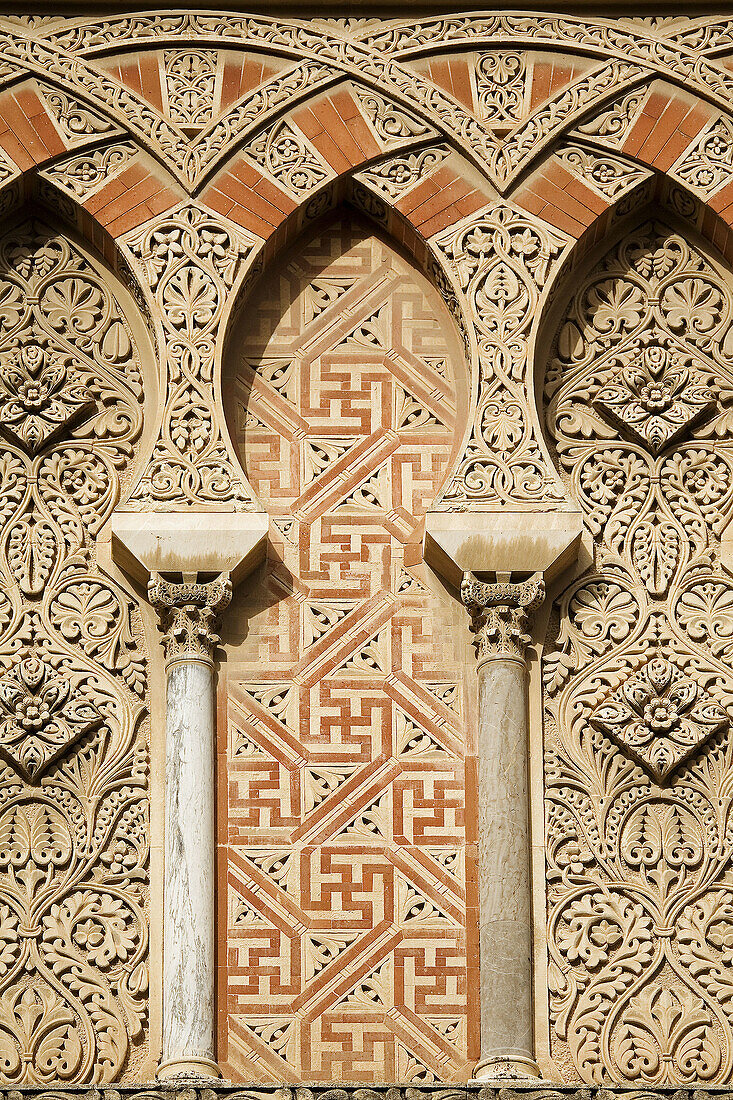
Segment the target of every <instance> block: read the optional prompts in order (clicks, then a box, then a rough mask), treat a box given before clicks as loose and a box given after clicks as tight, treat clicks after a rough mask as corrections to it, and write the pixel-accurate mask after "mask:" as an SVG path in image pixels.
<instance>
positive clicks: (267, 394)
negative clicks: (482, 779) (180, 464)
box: [219, 215, 475, 1082]
mask: <svg viewBox="0 0 733 1100" xmlns="http://www.w3.org/2000/svg"><path fill="white" fill-rule="evenodd" d="M229 354H230V364H229V374H228V377H227V378H226V380H225V401H226V404H227V409H228V413H229V416H230V427H231V428H232V434H233V435H234V437H235V439H236V442H237V445H238V447H239V449H240V453H241V455H242V458H243V462H244V465H245V468H246V471H247V474H248V477H249V478H250V479H251V482H252V486H253V488H254V491H255V492H256V493H257V494H258V495H259V497H260V499H261V500H262V502H263V504H264V506H265V507H266V508H267V509H268V510H269V512H270V516H271V532H272V536H273V541H274V551H273V552H272V553H271V557H270V559H269V561H268V562H267V566H266V569H265V570H264V572H263V573H262V574H260V575H258V576H257V577H255V578H253V580H252V581H251V582H248V583H247V584H246V586H243V589H245V590H246V591H245V592H243V594H242V595H241V596H240V597H239V599H240V600H241V601H245V600H247V601H248V602H246V603H245V602H242V603H240V605H239V608H238V610H237V608H236V606H235V608H234V611H233V614H231V615H230V616H229V630H230V635H229V638H228V639H225V642H228V661H227V662H225V665H224V668H223V670H222V676H221V683H222V687H221V699H220V703H221V706H220V713H221V721H220V730H219V739H220V743H219V765H220V771H219V790H220V792H221V794H220V799H221V803H220V843H221V853H220V854H221V865H220V874H221V878H220V895H219V896H220V898H221V910H222V912H221V936H222V941H223V942H222V945H221V959H220V961H221V966H222V971H221V978H220V983H219V994H220V1011H221V1016H222V1018H221V1026H220V1034H221V1036H222V1037H223V1041H224V1045H225V1050H224V1051H220V1054H223V1055H224V1056H225V1057H224V1067H225V1072H227V1073H229V1074H230V1075H231V1076H232V1078H233V1079H235V1080H242V1079H245V1080H259V1081H262V1082H264V1081H283V1080H285V1081H298V1080H310V1081H319V1080H320V1081H332V1080H341V1081H365V1082H366V1081H374V1080H386V1081H389V1080H408V1081H409V1080H411V1081H416V1082H417V1081H433V1080H445V1079H460V1078H463V1079H465V1078H466V1077H468V1076H470V1066H469V1063H468V1060H467V1049H468V1038H469V1036H468V1035H467V1028H466V1023H467V1021H466V1005H467V997H468V991H469V987H470V985H471V983H472V982H475V975H474V974H473V972H470V973H469V966H468V959H467V945H466V929H465V911H466V898H465V879H466V874H465V832H464V808H465V798H464V756H465V748H466V746H465V732H464V718H465V714H466V708H467V701H466V699H465V698H464V682H463V672H462V669H463V662H464V660H465V657H464V656H463V651H462V650H460V648H459V643H456V642H455V641H454V639H455V638H456V637H459V638H461V639H463V638H464V635H465V645H466V649H467V648H468V641H467V638H468V634H467V631H466V630H465V624H463V626H464V629H463V630H461V629H460V628H456V627H455V626H454V620H453V616H454V615H456V614H457V611H458V612H460V610H461V609H460V608H458V609H457V611H456V610H455V603H454V601H452V600H451V599H450V598H449V597H447V596H446V594H445V593H444V592H443V590H442V586H441V585H440V583H439V582H438V581H437V579H436V578H435V577H433V576H432V575H431V574H430V572H429V571H428V570H427V569H426V567H425V566H424V564H423V562H422V558H421V535H422V516H423V515H424V512H425V510H426V508H427V507H428V506H429V505H430V503H431V501H432V500H433V499H434V498H435V496H436V494H437V492H438V490H439V488H440V486H441V484H442V483H443V481H444V480H445V478H446V476H447V475H448V472H449V467H450V464H451V461H452V460H453V458H454V457H455V455H456V452H457V449H458V445H459V441H460V436H461V434H462V430H463V427H464V425H465V423H466V402H467V394H466V389H467V384H466V369H465V366H464V363H463V359H462V352H461V348H460V344H459V341H458V337H457V335H456V334H455V332H454V330H453V322H452V321H451V319H450V317H449V315H448V314H447V313H446V312H445V307H444V306H443V304H442V302H441V300H440V299H439V297H438V296H437V294H436V292H435V291H434V290H433V288H432V287H431V286H430V285H429V283H428V282H427V280H426V279H425V278H424V277H423V276H422V275H421V274H420V273H419V272H418V271H417V270H416V269H415V268H414V267H413V265H412V263H411V262H409V261H408V260H407V259H405V258H403V256H402V255H401V254H398V253H397V252H396V251H395V250H394V249H393V248H392V247H391V246H390V245H388V244H386V243H385V242H383V241H382V240H381V239H380V237H378V236H375V235H374V232H373V230H372V229H371V228H368V227H367V226H366V225H361V224H360V223H359V222H358V220H357V221H355V220H354V218H353V216H348V217H347V216H345V215H344V216H343V217H341V216H338V217H336V218H335V220H333V221H332V222H330V223H329V224H328V225H327V226H326V227H325V228H322V229H320V230H318V232H317V235H316V236H314V237H312V238H311V239H310V240H309V241H308V242H307V243H305V244H303V245H302V246H301V247H299V248H298V249H296V251H295V252H294V253H291V254H290V255H289V256H286V257H285V258H284V259H283V261H282V263H281V266H280V267H279V269H277V270H276V271H275V272H274V273H273V275H272V276H271V277H270V279H269V281H268V282H267V283H266V285H264V286H263V287H262V288H261V290H260V291H259V292H258V293H257V295H256V297H255V299H254V300H253V301H251V302H249V303H248V304H247V306H246V309H245V310H244V311H243V317H242V320H241V322H240V324H239V327H238V329H237V330H236V331H235V334H234V337H233V339H232V341H231V343H230V353H229ZM246 592H249V593H250V595H249V596H247V595H246ZM452 646H456V649H455V652H454V650H453V649H452V648H451V647H452Z"/></svg>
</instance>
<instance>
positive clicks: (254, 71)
mask: <svg viewBox="0 0 733 1100" xmlns="http://www.w3.org/2000/svg"><path fill="white" fill-rule="evenodd" d="M282 68H283V63H280V64H278V63H277V62H274V59H273V58H267V59H265V58H264V57H263V56H262V55H261V54H243V55H242V56H241V57H236V56H234V57H231V58H228V59H227V60H226V61H225V62H224V74H223V77H222V84H221V109H222V110H226V108H227V107H230V106H231V105H232V103H236V101H237V100H238V99H239V98H240V97H241V96H243V95H244V94H245V93H246V92H249V91H251V90H252V89H253V88H257V87H258V86H259V85H260V84H262V83H263V81H265V80H267V79H268V78H269V77H271V76H274V74H275V73H276V72H278V71H279V70H280V69H282Z"/></svg>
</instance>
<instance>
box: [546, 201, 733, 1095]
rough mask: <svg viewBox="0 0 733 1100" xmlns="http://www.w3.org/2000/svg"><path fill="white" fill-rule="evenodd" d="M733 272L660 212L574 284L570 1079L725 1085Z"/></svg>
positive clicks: (568, 752) (559, 1002)
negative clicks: (587, 539) (582, 565)
mask: <svg viewBox="0 0 733 1100" xmlns="http://www.w3.org/2000/svg"><path fill="white" fill-rule="evenodd" d="M732 286H733V281H732V280H731V277H730V275H729V273H728V272H723V271H722V270H721V269H720V268H719V267H718V266H717V264H716V263H714V262H713V261H711V260H710V259H708V258H707V256H706V255H704V254H703V252H701V251H700V250H699V249H698V248H697V246H695V245H694V244H692V243H691V241H690V240H689V239H686V237H685V236H684V235H683V234H682V233H681V232H677V231H676V230H675V229H673V228H669V227H668V226H667V225H665V224H662V223H657V222H652V221H650V222H646V223H645V224H643V225H642V226H640V227H639V228H638V229H636V230H634V231H632V232H630V233H629V234H628V235H627V236H626V237H624V239H623V240H622V241H621V242H620V244H618V245H617V246H615V247H614V248H612V249H611V250H610V252H608V254H607V255H606V256H605V257H604V258H603V259H602V260H601V261H600V262H599V263H598V264H597V265H596V267H595V268H593V270H592V271H590V273H589V274H587V275H586V276H585V278H583V279H582V280H579V282H578V285H577V289H576V290H575V292H574V293H573V296H572V299H571V302H570V305H569V307H568V309H567V310H566V312H565V315H564V318H563V320H562V322H561V324H560V326H559V328H558V331H557V335H556V339H555V343H554V348H553V358H552V362H551V364H550V367H549V370H548V374H547V388H546V395H547V401H548V404H547V410H546V415H547V426H548V430H549V431H550V433H551V435H552V437H553V439H554V441H555V445H556V447H557V453H558V457H559V460H560V462H561V464H562V468H563V470H564V472H565V476H566V478H567V485H568V487H569V489H570V491H571V492H572V494H573V496H574V497H575V498H576V499H577V500H578V502H579V503H580V505H581V506H582V508H583V510H584V513H585V521H586V524H587V527H588V530H589V532H590V533H591V535H592V538H593V543H594V563H593V566H592V567H591V568H590V569H589V571H587V572H586V573H585V574H584V575H582V576H581V577H580V578H579V579H576V580H575V581H573V583H572V584H571V585H570V586H569V587H568V588H567V589H566V590H565V591H564V593H563V594H562V595H561V596H560V598H559V600H558V603H557V605H556V614H557V615H558V616H559V619H558V620H557V621H555V624H554V625H551V629H550V636H549V638H548V644H547V647H546V650H545V657H544V661H543V672H544V684H545V687H544V691H545V739H546V765H545V769H546V770H545V776H546V810H547V890H548V894H547V903H548V926H547V936H548V945H549V960H550V963H549V987H550V1015H551V1028H552V1035H551V1042H552V1050H553V1055H554V1058H555V1060H556V1064H557V1065H558V1066H559V1067H561V1071H562V1073H563V1074H564V1075H565V1077H566V1079H572V1078H576V1079H580V1080H582V1081H585V1082H588V1083H599V1082H601V1081H608V1080H611V1081H616V1082H621V1083H624V1084H638V1085H639V1086H643V1087H654V1086H660V1085H675V1086H680V1085H685V1084H687V1083H693V1082H694V1083H701V1082H704V1083H707V1082H710V1083H716V1082H724V1081H727V1080H728V1079H729V1077H730V1074H731V1069H732V1067H733V1007H732V1006H733V999H732V998H731V997H729V995H728V986H729V978H728V970H729V956H728V950H727V946H726V944H727V936H728V929H729V926H730V914H731V912H733V880H732V879H731V858H732V857H733V843H732V841H731V825H730V815H731V812H732V810H733V804H732V803H731V798H730V795H729V793H728V790H729V787H730V784H731V778H733V743H732V742H731V738H730V733H729V730H730V720H731V717H733V677H732V676H731V670H730V663H729V661H727V660H726V654H728V653H729V652H730V646H731V638H732V637H733V618H732V617H731V608H733V585H732V584H731V580H730V576H729V573H728V571H727V570H726V569H725V568H723V565H722V562H721V541H720V539H721V534H722V532H723V530H724V528H725V526H726V524H727V523H728V521H729V519H730V517H731V509H732V508H733V436H732V434H731V427H732V426H733V422H732V421H731V404H732V402H733V292H732Z"/></svg>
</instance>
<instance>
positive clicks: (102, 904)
mask: <svg viewBox="0 0 733 1100" xmlns="http://www.w3.org/2000/svg"><path fill="white" fill-rule="evenodd" d="M0 302H2V324H1V325H0V360H2V362H3V363H4V364H5V368H4V370H3V372H2V373H3V380H4V381H3V388H4V397H3V401H4V406H3V408H4V412H3V426H4V434H3V436H2V439H1V440H0V576H1V577H2V593H3V595H2V600H0V751H1V752H2V758H3V765H2V768H0V772H1V774H2V790H3V793H2V797H1V798H0V1003H1V1006H2V1007H1V1008H0V1078H1V1079H2V1081H3V1082H4V1083H5V1084H9V1085H10V1084H12V1085H44V1084H50V1083H54V1084H55V1083H57V1082H59V1081H61V1082H76V1081H89V1082H103V1081H109V1080H111V1079H113V1078H116V1077H118V1076H119V1075H120V1074H121V1073H123V1072H124V1070H125V1067H126V1064H127V1062H128V1059H129V1055H130V1050H131V1043H132V1041H133V1040H134V1041H135V1042H136V1043H141V1042H142V1040H143V1039H144V1024H145V1017H146V1000H147V967H146V959H147V920H148V918H147V904H148V903H147V857H148V821H147V815H148V805H147V746H146V739H145V730H144V726H143V716H144V714H145V705H144V704H145V702H146V700H147V682H146V681H147V678H146V658H145V652H144V647H143V645H142V642H141V638H140V624H139V621H138V617H137V609H136V607H135V605H134V603H133V601H131V600H130V598H129V597H128V596H127V595H125V594H124V593H122V592H121V591H120V590H119V589H118V588H117V587H116V586H115V585H114V584H113V583H112V582H111V581H109V580H108V579H107V578H106V576H105V575H104V574H103V573H102V572H101V571H100V569H99V567H98V566H97V562H96V549H95V542H94V536H95V534H96V532H97V531H98V530H99V527H100V525H101V524H102V523H103V522H104V520H105V519H106V518H107V517H108V516H109V514H110V512H111V510H112V508H113V507H114V505H115V504H116V502H117V500H118V499H119V496H120V492H121V488H122V487H123V486H124V484H125V480H126V477H127V474H126V467H127V465H128V464H129V461H130V458H131V456H132V453H133V445H134V443H135V441H136V439H137V438H138V436H139V433H140V430H141V424H142V409H141V398H142V389H143V387H142V376H141V372H140V363H139V359H138V354H137V350H136V348H135V344H134V340H133V337H132V333H131V331H130V329H129V327H128V324H127V321H126V320H125V318H124V316H123V314H122V312H121V309H120V306H119V304H118V302H117V300H116V299H115V297H114V296H113V294H112V292H111V289H110V286H109V283H108V280H106V279H104V278H103V277H102V276H100V274H99V273H98V271H97V270H96V268H95V267H94V266H92V264H91V263H90V262H89V261H88V260H87V259H86V258H85V257H84V256H83V255H82V253H81V252H80V251H79V250H78V249H77V248H76V247H75V246H74V245H73V244H72V243H71V242H70V241H69V240H68V239H66V238H65V237H64V236H63V235H62V234H60V233H56V232H54V231H53V230H52V229H49V228H48V227H47V226H45V225H43V224H41V223H39V222H37V221H26V222H24V223H22V224H21V225H19V226H18V227H17V228H15V229H12V230H9V231H6V232H5V233H4V235H3V236H2V237H0Z"/></svg>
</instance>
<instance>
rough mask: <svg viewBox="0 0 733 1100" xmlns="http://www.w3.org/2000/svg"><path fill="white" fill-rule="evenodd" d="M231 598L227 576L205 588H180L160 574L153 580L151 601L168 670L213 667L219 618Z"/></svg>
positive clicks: (192, 585) (196, 585)
mask: <svg viewBox="0 0 733 1100" xmlns="http://www.w3.org/2000/svg"><path fill="white" fill-rule="evenodd" d="M231 598H232V582H231V580H230V579H229V575H228V574H227V573H222V574H221V575H220V576H219V577H217V578H216V580H213V581H208V582H206V583H203V584H199V583H185V582H184V583H181V584H179V583H176V582H174V581H166V580H163V578H162V577H161V576H159V575H158V574H154V575H153V576H152V577H151V579H150V581H149V583H148V599H149V600H150V602H151V604H152V605H153V607H155V609H156V610H157V612H158V615H159V617H160V628H161V630H162V632H163V644H164V646H165V658H166V665H167V666H168V667H170V665H171V664H173V663H174V662H176V661H205V662H206V663H207V664H212V665H213V663H214V651H215V649H216V647H217V645H218V644H219V635H218V633H217V629H218V622H219V615H220V613H221V612H222V611H223V610H224V608H225V607H227V605H228V604H229V601H230V600H231Z"/></svg>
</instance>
